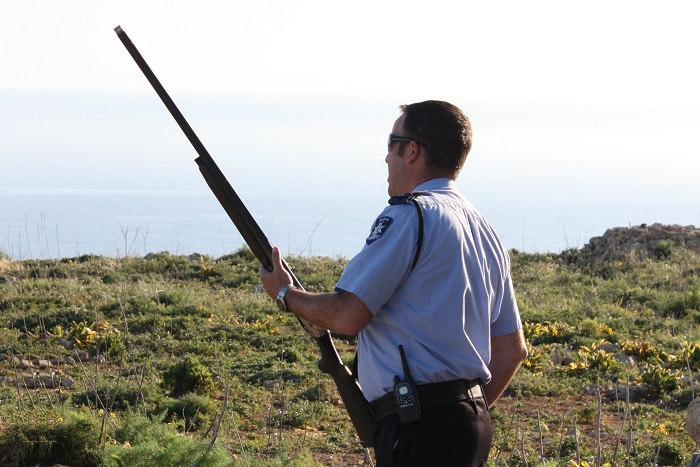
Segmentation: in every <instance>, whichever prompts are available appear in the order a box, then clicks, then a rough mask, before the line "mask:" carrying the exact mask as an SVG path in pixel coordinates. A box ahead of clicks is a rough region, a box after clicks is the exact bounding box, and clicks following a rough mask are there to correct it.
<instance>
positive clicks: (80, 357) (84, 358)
mask: <svg viewBox="0 0 700 467" xmlns="http://www.w3.org/2000/svg"><path fill="white" fill-rule="evenodd" d="M71 357H73V360H75V361H76V362H88V361H90V354H89V353H87V352H84V351H80V352H75V353H74V354H73V355H71Z"/></svg>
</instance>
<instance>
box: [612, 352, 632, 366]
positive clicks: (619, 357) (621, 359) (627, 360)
mask: <svg viewBox="0 0 700 467" xmlns="http://www.w3.org/2000/svg"><path fill="white" fill-rule="evenodd" d="M613 358H614V359H615V360H617V361H618V362H621V363H626V364H627V365H630V366H635V365H636V364H637V359H636V358H634V357H633V356H632V355H625V354H621V353H620V354H617V355H615V356H614V357H613Z"/></svg>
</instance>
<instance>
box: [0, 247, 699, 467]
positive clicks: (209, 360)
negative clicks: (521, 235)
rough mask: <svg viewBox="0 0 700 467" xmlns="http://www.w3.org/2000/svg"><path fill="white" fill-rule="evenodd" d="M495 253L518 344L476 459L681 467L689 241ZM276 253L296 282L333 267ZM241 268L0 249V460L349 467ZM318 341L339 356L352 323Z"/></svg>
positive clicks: (320, 382) (355, 460) (309, 382)
mask: <svg viewBox="0 0 700 467" xmlns="http://www.w3.org/2000/svg"><path fill="white" fill-rule="evenodd" d="M511 256H512V267H513V278H514V283H515V286H516V289H517V294H518V302H519V305H520V307H521V312H522V317H523V320H524V323H525V331H526V336H527V339H528V342H529V347H530V349H529V350H530V356H529V357H528V359H527V360H526V362H525V363H524V365H523V368H522V369H521V370H520V371H519V373H518V375H517V377H516V379H515V380H514V382H513V383H512V384H511V386H510V388H509V389H508V390H507V392H506V394H505V396H504V397H503V398H502V399H501V400H500V401H499V403H498V404H497V405H496V406H495V407H494V408H493V410H492V417H493V419H494V447H493V450H492V455H491V459H490V461H489V463H490V465H492V466H511V465H535V464H539V465H552V466H554V465H579V466H584V465H601V466H602V465H606V464H607V465H629V466H642V465H644V466H647V465H652V463H656V464H657V465H674V466H675V465H677V466H685V465H686V464H687V463H688V461H689V460H690V454H691V453H692V452H693V449H694V448H695V445H694V443H693V442H692V440H690V438H689V437H688V436H687V435H686V434H685V425H684V423H685V421H684V420H685V408H686V407H687V405H688V403H689V402H690V401H691V400H692V399H693V398H695V397H696V396H697V387H696V386H697V380H698V372H699V371H700V348H699V347H698V342H700V331H699V328H700V326H698V325H699V324H700V257H699V256H698V254H697V253H695V252H692V251H686V250H683V249H681V248H676V247H674V246H672V245H666V246H664V250H663V254H658V255H654V256H653V258H652V259H644V260H642V259H635V258H628V259H626V260H622V261H615V262H595V261H584V260H583V259H581V258H580V257H579V255H578V253H577V252H576V251H572V250H569V251H566V252H562V253H561V254H528V253H522V252H518V251H512V252H511ZM289 262H290V263H291V264H292V266H293V267H294V268H295V272H296V275H297V276H298V277H299V279H300V280H301V282H302V283H303V284H304V285H305V287H306V288H307V289H308V290H314V291H325V290H332V288H333V285H334V284H335V282H336V281H337V279H338V277H339V276H340V273H341V272H342V269H343V266H344V264H345V260H344V259H342V258H325V257H293V258H289ZM257 268H258V266H257V263H256V262H255V260H254V258H253V256H252V255H251V254H250V252H249V251H248V250H246V249H244V250H241V251H238V252H236V253H234V254H231V255H227V256H224V257H221V258H210V257H201V256H198V255H193V256H191V257H186V256H174V255H170V254H168V253H158V254H150V255H147V256H146V257H124V258H107V257H99V256H81V257H77V258H65V259H59V260H41V259H37V260H30V259H25V260H21V261H13V260H10V259H9V258H7V256H5V255H1V254H0V360H1V361H0V379H1V380H2V381H3V382H4V384H2V385H0V464H2V465H37V464H41V465H45V464H46V465H52V464H53V463H63V464H69V465H72V466H74V467H75V466H79V465H115V466H116V465H134V466H137V465H202V466H204V465H241V466H274V465H298V466H314V465H365V464H366V465H369V462H368V461H366V458H365V455H366V454H365V452H364V450H363V449H362V448H361V447H360V446H359V445H358V443H357V442H356V438H355V435H354V432H353V429H352V426H351V425H350V423H349V419H348V418H347V415H346V413H345V412H344V409H343V407H342V404H341V403H340V402H339V397H338V394H337V391H336V389H335V387H334V386H333V383H332V381H331V380H330V379H329V378H328V377H327V376H325V375H322V374H320V372H319V371H318V369H317V368H316V365H315V363H316V359H317V358H318V352H317V351H316V348H315V344H314V342H313V340H312V339H310V338H309V337H308V336H307V335H306V334H305V333H304V331H303V330H302V329H301V327H300V326H299V324H298V322H297V321H296V320H295V319H294V318H293V317H292V316H290V315H286V314H280V313H279V311H278V310H277V308H276V306H275V305H274V303H273V302H272V301H271V300H269V299H268V298H267V296H266V295H265V294H263V293H260V292H259V287H258V284H259V280H258V277H257ZM334 338H335V339H334V340H335V342H336V346H337V347H338V350H339V352H340V353H341V356H342V357H343V358H344V359H345V360H346V361H347V362H350V361H351V359H352V357H353V353H354V343H355V340H354V338H353V337H351V336H339V335H336V336H334ZM71 346H72V348H68V347H71ZM79 352H83V353H82V354H80V353H79ZM621 355H626V356H631V357H634V359H635V361H636V363H635V364H629V363H626V362H623V361H621V360H620V359H619V358H620V356H621ZM32 361H33V362H34V364H33V365H32V366H31V367H28V366H27V365H28V362H32ZM48 362H50V364H49V363H48ZM42 377H44V378H43V379H41V378H42ZM27 378H29V379H27ZM69 380H70V381H72V382H73V384H72V385H65V386H60V387H53V386H54V385H56V384H58V383H57V382H58V381H61V382H67V381H69ZM27 381H29V382H30V383H33V382H35V381H38V382H39V384H37V385H36V387H35V388H31V387H30V386H31V385H32V384H27ZM47 382H48V383H47ZM628 394H630V396H629V397H628Z"/></svg>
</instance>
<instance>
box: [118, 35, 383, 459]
mask: <svg viewBox="0 0 700 467" xmlns="http://www.w3.org/2000/svg"><path fill="white" fill-rule="evenodd" d="M114 32H116V33H117V36H118V37H119V39H120V40H121V41H122V43H123V44H124V47H126V50H127V51H128V52H129V54H131V57H132V58H133V59H134V61H135V62H136V64H137V65H138V66H139V68H140V69H141V71H142V72H143V74H144V75H145V76H146V79H148V81H149V82H150V83H151V86H153V89H155V91H156V93H157V94H158V96H160V99H161V100H162V101H163V104H165V107H167V109H168V110H169V111H170V113H171V115H172V116H173V118H175V121H176V122H177V124H178V125H180V128H181V129H182V131H183V132H184V133H185V136H187V139H189V140H190V143H192V146H194V149H195V151H197V154H198V155H199V157H197V158H196V159H195V162H196V163H197V165H198V166H199V171H200V172H201V173H202V176H203V177H204V180H206V182H207V184H208V185H209V188H210V189H211V191H212V192H213V193H214V195H215V196H216V198H217V199H218V200H219V203H221V206H222V207H223V208H224V210H225V211H226V214H228V216H229V217H230V218H231V221H233V223H234V225H235V226H236V228H237V229H238V231H239V232H240V234H241V236H242V237H243V240H245V242H246V244H247V245H248V247H250V249H251V251H252V252H253V254H254V255H255V257H256V258H257V259H258V260H259V261H260V263H261V264H262V265H263V267H265V268H266V269H268V270H272V245H270V242H269V240H268V239H267V237H266V236H265V234H264V233H263V231H262V230H261V229H260V226H259V225H258V224H257V222H255V219H253V216H251V214H250V212H248V209H247V208H246V206H245V204H243V202H242V201H241V199H240V198H239V197H238V195H237V194H236V192H235V191H234V189H233V187H231V184H230V183H229V182H228V180H226V177H225V176H224V174H223V173H222V172H221V170H220V169H219V167H218V166H217V165H216V162H214V159H213V158H212V157H211V156H210V155H209V152H208V151H207V150H206V148H205V147H204V145H203V144H202V142H201V141H200V140H199V138H198V137H197V135H196V134H195V133H194V131H193V130H192V127H190V125H189V124H188V123H187V120H185V117H183V115H182V113H180V110H179V109H178V108H177V106H176V105H175V103H174V102H173V100H172V99H171V98H170V96H169V95H168V93H167V92H166V91H165V89H164V88H163V86H162V85H161V84H160V81H158V78H156V75H155V74H154V73H153V71H151V68H150V67H149V66H148V64H147V63H146V61H145V60H144V59H143V57H142V56H141V54H140V53H139V51H138V50H137V49H136V46H134V44H133V42H131V39H129V36H127V35H126V33H125V32H124V30H123V29H122V28H121V26H117V27H116V28H114ZM283 266H284V268H285V269H286V270H287V271H288V272H289V273H290V274H291V276H292V280H293V281H294V285H296V286H297V287H299V288H300V289H302V290H303V287H302V285H301V284H300V283H299V280H298V279H297V278H296V276H295V275H294V273H293V272H292V271H291V269H290V267H289V266H288V265H287V263H286V262H283ZM297 319H299V322H300V323H301V325H302V327H303V328H304V329H305V330H306V332H308V333H309V334H310V335H311V337H313V338H314V340H315V341H316V344H317V345H318V347H319V350H320V351H321V358H320V359H319V360H318V368H319V369H320V370H321V371H322V372H323V373H327V374H329V375H330V376H331V377H332V378H333V381H334V382H335V385H336V387H337V388H338V392H339V393H340V398H341V399H342V400H343V403H344V404H345V409H346V410H347V411H348V414H349V415H350V420H351V421H352V424H353V426H354V427H355V431H356V432H357V436H358V437H359V439H360V443H361V444H362V446H364V447H371V446H372V444H373V438H374V430H375V428H376V425H377V419H376V417H375V416H374V413H373V412H372V410H371V408H370V406H369V403H368V402H367V399H365V397H364V395H363V394H362V389H361V388H360V385H359V383H358V381H357V378H355V376H354V375H353V374H352V372H351V371H350V369H349V368H348V367H347V366H345V365H344V364H343V361H342V360H341V359H340V356H339V355H338V351H337V350H336V349H335V345H334V344H333V340H332V338H331V334H330V332H329V331H328V330H327V329H322V328H320V327H318V326H315V325H313V324H311V323H309V322H308V321H305V320H302V319H300V318H297Z"/></svg>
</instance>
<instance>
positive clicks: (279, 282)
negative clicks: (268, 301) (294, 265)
mask: <svg viewBox="0 0 700 467" xmlns="http://www.w3.org/2000/svg"><path fill="white" fill-rule="evenodd" d="M259 272H260V279H261V280H262V285H263V288H264V289H265V292H267V294H268V295H269V296H270V298H272V299H273V300H277V294H278V293H279V291H280V289H282V287H284V286H285V285H288V284H293V283H294V281H293V280H292V275H291V274H289V272H288V271H287V270H286V269H285V267H284V266H283V265H282V255H280V249H279V248H278V247H276V246H273V247H272V271H268V270H267V269H265V268H264V267H262V266H260V269H259Z"/></svg>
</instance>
